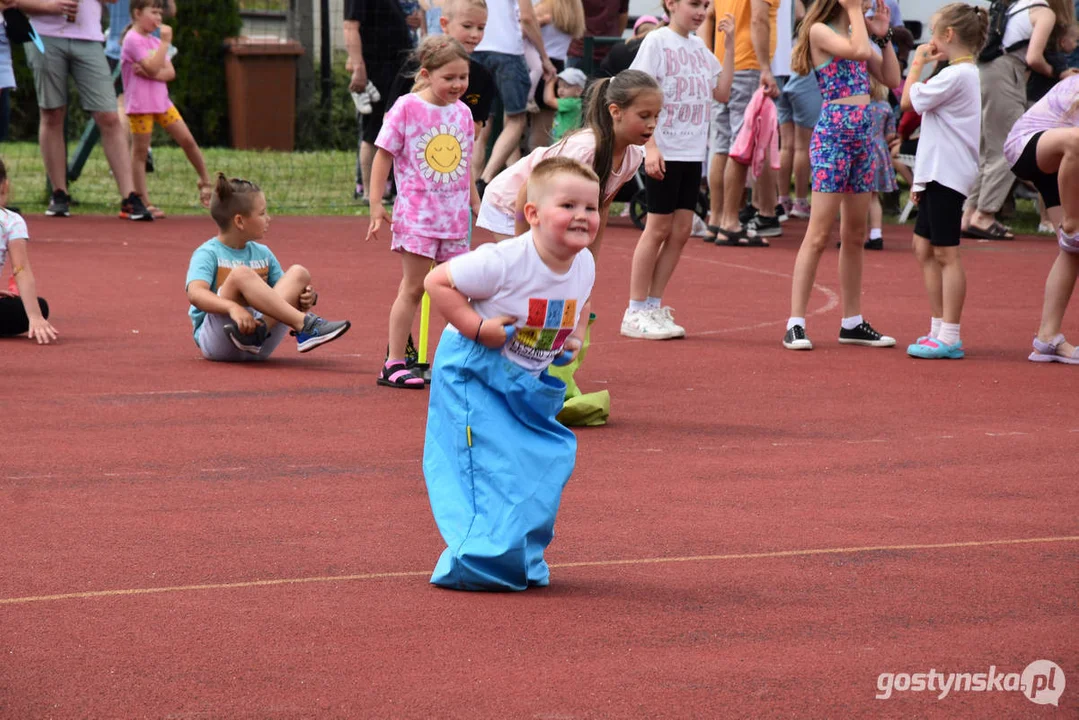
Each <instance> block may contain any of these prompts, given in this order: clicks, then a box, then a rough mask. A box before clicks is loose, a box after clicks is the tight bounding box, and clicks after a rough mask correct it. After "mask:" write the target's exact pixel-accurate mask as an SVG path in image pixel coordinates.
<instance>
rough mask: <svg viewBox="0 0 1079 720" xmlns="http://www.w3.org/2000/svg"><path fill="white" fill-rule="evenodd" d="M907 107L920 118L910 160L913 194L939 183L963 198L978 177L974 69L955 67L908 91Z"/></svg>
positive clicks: (979, 116) (978, 84)
mask: <svg viewBox="0 0 1079 720" xmlns="http://www.w3.org/2000/svg"><path fill="white" fill-rule="evenodd" d="M910 104H911V105H912V106H913V107H914V111H915V112H916V113H918V114H919V115H921V116H922V134H921V138H920V139H919V140H918V154H917V155H916V156H915V160H914V189H915V190H924V189H925V186H926V185H927V184H929V183H930V182H938V183H940V184H941V185H944V186H945V187H949V188H951V189H952V190H955V191H956V192H959V193H962V194H963V195H969V194H970V188H971V187H972V186H973V185H974V181H975V180H976V179H977V177H978V143H979V142H980V140H981V131H982V91H981V80H980V77H979V75H978V68H977V66H976V65H974V63H960V64H958V65H952V66H950V67H946V68H944V70H942V71H941V72H940V74H939V75H937V76H936V77H933V78H930V79H929V81H928V82H924V83H916V84H915V85H914V86H912V87H911V89H910Z"/></svg>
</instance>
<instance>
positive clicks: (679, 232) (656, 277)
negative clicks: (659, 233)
mask: <svg viewBox="0 0 1079 720" xmlns="http://www.w3.org/2000/svg"><path fill="white" fill-rule="evenodd" d="M773 207H775V206H774V205H773ZM671 217H672V218H673V220H672V222H671V232H670V236H669V237H668V238H667V242H665V243H663V247H662V248H661V249H660V251H659V256H658V257H657V258H656V266H655V269H654V270H653V271H652V280H651V282H650V283H649V289H648V297H657V298H661V297H663V292H664V291H665V290H666V289H667V283H668V282H670V280H671V276H672V275H674V269H675V268H676V267H678V261H679V260H680V259H681V257H682V248H684V247H685V246H686V241H687V240H689V233H690V231H691V230H692V228H693V211H692V210H675V211H674V215H672V216H671Z"/></svg>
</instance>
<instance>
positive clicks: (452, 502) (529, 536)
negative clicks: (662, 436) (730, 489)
mask: <svg viewBox="0 0 1079 720" xmlns="http://www.w3.org/2000/svg"><path fill="white" fill-rule="evenodd" d="M599 187H600V186H599V178H598V177H597V176H596V174H595V172H593V171H592V170H591V168H588V167H587V166H585V165H583V164H581V163H580V162H578V161H577V160H573V159H571V158H565V157H554V158H549V159H547V160H544V161H543V162H541V163H539V164H538V165H537V166H536V167H535V168H534V169H533V171H532V174H531V177H529V179H528V191H527V192H528V203H527V204H526V205H525V207H524V213H525V217H526V218H527V220H528V224H529V225H530V226H531V228H532V229H531V231H530V232H526V233H524V234H523V235H521V236H520V237H516V238H512V239H510V240H504V241H502V242H499V243H489V244H486V245H481V246H480V247H479V248H477V249H476V250H475V251H473V252H471V253H468V254H466V255H461V256H460V257H456V258H454V259H453V260H450V261H449V262H448V263H446V264H444V265H441V266H439V267H438V268H436V269H435V270H433V271H432V272H431V273H430V274H429V275H428V276H427V278H426V281H425V283H424V284H425V287H426V289H427V292H428V293H430V295H431V304H432V306H433V307H435V308H436V309H438V310H439V311H440V312H441V313H442V314H443V316H445V318H446V319H447V320H448V321H449V323H450V324H449V326H447V327H446V329H445V331H444V332H443V334H442V339H441V341H440V342H439V344H438V351H437V352H436V353H435V364H434V372H433V374H432V378H433V379H432V381H431V401H430V407H429V410H428V414H427V437H426V442H425V445H424V455H423V472H424V476H425V478H426V480H427V492H428V495H429V497H430V501H431V509H432V511H433V513H434V516H435V522H436V523H437V525H438V529H439V532H440V533H441V534H442V538H443V540H445V542H446V545H447V546H448V547H447V548H446V550H445V551H444V552H443V553H442V556H441V558H440V559H439V561H438V565H437V566H436V567H435V571H434V574H433V576H432V577H431V582H432V583H433V584H435V585H439V586H442V587H447V588H453V589H458V590H525V589H527V588H528V587H530V586H545V585H547V584H548V583H549V582H550V570H549V569H548V567H547V563H546V562H545V561H544V559H543V551H544V550H545V549H546V547H547V545H548V544H550V542H551V539H552V538H553V537H554V524H555V516H556V514H557V512H558V504H559V501H560V499H561V496H562V489H563V487H564V486H565V484H566V482H567V481H568V480H569V477H570V474H571V473H572V472H573V467H574V464H575V463H576V459H577V440H576V438H575V437H574V435H573V432H572V431H570V430H568V429H567V428H565V427H563V426H562V425H561V424H560V423H559V422H558V421H557V420H556V419H555V416H556V415H557V414H558V412H559V411H560V410H561V409H562V398H563V395H564V393H565V390H566V387H565V385H564V384H563V383H562V382H561V381H560V380H558V379H556V378H553V377H552V376H551V375H550V374H549V373H548V372H547V368H548V366H549V365H550V364H551V363H552V362H556V363H559V362H568V361H570V360H571V359H572V355H573V354H574V353H576V352H577V351H578V350H579V349H580V347H581V343H582V341H581V335H582V333H583V332H584V325H585V322H582V321H587V318H588V312H589V310H588V308H589V297H590V295H591V293H592V285H593V282H594V281H595V272H596V265H595V260H594V259H593V258H592V253H591V252H589V251H588V246H589V245H591V243H592V240H593V238H594V237H595V235H596V231H597V230H598V228H599V205H600V199H599Z"/></svg>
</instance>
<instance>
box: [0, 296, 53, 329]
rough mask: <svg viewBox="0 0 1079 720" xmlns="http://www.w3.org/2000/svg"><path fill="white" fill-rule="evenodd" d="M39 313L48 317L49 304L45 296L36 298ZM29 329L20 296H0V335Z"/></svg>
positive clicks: (28, 319) (28, 320)
mask: <svg viewBox="0 0 1079 720" xmlns="http://www.w3.org/2000/svg"><path fill="white" fill-rule="evenodd" d="M37 304H38V306H39V307H40V308H41V314H42V315H44V316H45V317H46V318H48V317H49V304H48V303H47V302H45V298H40V297H39V298H38V299H37ZM29 330H30V318H28V317H26V310H25V309H24V308H23V306H22V298H17V297H0V337H11V336H13V335H23V334H25V333H26V332H28V331H29Z"/></svg>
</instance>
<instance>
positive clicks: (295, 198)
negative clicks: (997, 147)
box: [0, 143, 1038, 234]
mask: <svg viewBox="0 0 1079 720" xmlns="http://www.w3.org/2000/svg"><path fill="white" fill-rule="evenodd" d="M68 152H69V153H72V154H73V153H74V152H75V144H74V143H72V144H71V145H69V147H68ZM203 154H204V156H205V157H206V167H207V168H208V169H209V171H210V174H211V176H213V175H214V174H215V173H217V172H218V171H221V172H223V173H225V174H226V175H228V176H229V177H241V178H244V179H247V180H251V181H252V182H255V183H257V184H258V185H259V187H261V188H262V189H263V191H264V192H265V193H266V200H267V202H268V203H269V207H270V212H271V213H274V214H278V215H366V214H367V208H365V207H362V206H360V204H359V203H357V202H356V201H355V200H353V199H352V193H353V191H354V189H355V184H356V181H355V173H356V169H355V168H356V154H355V153H354V152H350V151H344V150H325V151H318V152H293V153H283V152H271V151H265V152H260V151H255V150H231V149H228V148H206V149H204V150H203ZM0 157H2V158H3V160H4V163H5V164H6V165H7V169H8V176H9V177H11V179H12V183H13V186H14V191H13V193H12V195H13V196H12V199H11V204H12V205H16V206H18V207H19V208H20V209H22V210H23V211H24V212H26V213H30V214H34V213H38V212H44V211H45V207H46V205H47V204H48V199H47V198H46V195H45V171H44V168H43V167H42V163H41V154H40V153H39V152H38V147H37V145H36V144H34V143H5V144H4V145H2V146H0ZM154 167H155V171H154V172H153V173H150V174H149V175H148V176H147V182H148V183H149V192H150V200H151V201H152V202H153V203H154V204H155V205H157V206H158V207H159V208H161V209H162V210H164V211H165V212H166V213H168V214H170V215H198V214H201V213H203V212H205V211H204V210H203V208H202V206H201V205H199V202H198V199H199V198H198V188H197V187H196V180H197V178H196V177H195V171H194V170H192V169H191V166H190V165H189V164H188V162H187V158H186V157H185V156H184V154H183V151H181V150H180V149H179V148H178V147H175V146H173V145H167V144H162V145H160V146H158V147H155V148H154ZM69 192H70V193H71V195H72V197H73V198H74V199H75V202H76V203H77V212H81V213H109V214H111V213H113V212H116V211H117V210H118V209H119V200H120V199H119V193H118V192H117V190H116V184H115V183H114V182H113V179H112V174H111V173H110V171H109V167H108V164H107V163H106V162H105V155H104V153H103V152H102V151H101V146H100V145H99V146H97V147H95V148H94V151H93V154H92V155H91V156H90V160H89V161H88V162H87V163H86V167H85V168H84V169H83V173H82V176H81V177H79V179H78V180H76V181H75V182H74V183H72V184H71V187H70V189H69ZM903 202H904V203H905V202H906V194H905V193H904V196H903ZM615 205H616V207H613V208H612V211H613V212H615V213H617V212H619V211H621V205H620V204H619V203H616V204H615ZM885 222H886V223H889V224H894V223H895V222H896V218H895V217H894V216H893V217H886V218H885ZM1006 223H1007V224H1008V225H1010V226H1011V227H1012V228H1013V229H1014V230H1015V231H1016V232H1017V233H1022V234H1033V233H1034V232H1035V231H1036V230H1037V227H1038V212H1037V210H1036V209H1035V207H1034V203H1033V202H1031V201H1030V200H1019V201H1018V208H1017V212H1016V216H1015V217H1014V218H1011V219H1009V220H1007V221H1006ZM910 224H911V225H913V222H911V223H910ZM837 231H838V228H837Z"/></svg>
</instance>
